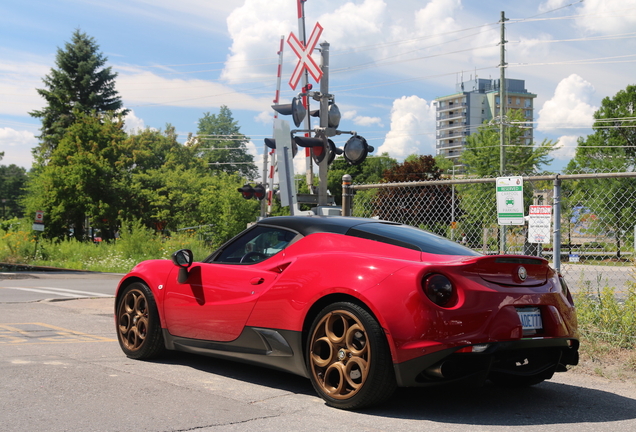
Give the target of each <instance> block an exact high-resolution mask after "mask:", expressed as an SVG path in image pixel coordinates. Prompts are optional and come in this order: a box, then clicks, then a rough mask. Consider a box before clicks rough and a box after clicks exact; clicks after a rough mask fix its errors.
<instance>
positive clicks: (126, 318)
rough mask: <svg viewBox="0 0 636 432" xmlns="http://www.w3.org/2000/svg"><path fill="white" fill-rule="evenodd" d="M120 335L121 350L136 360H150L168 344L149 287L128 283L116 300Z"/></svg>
mask: <svg viewBox="0 0 636 432" xmlns="http://www.w3.org/2000/svg"><path fill="white" fill-rule="evenodd" d="M116 311H117V315H116V317H117V338H118V339H119V346H120V347H121V349H122V351H124V353H125V354H126V355H127V356H128V357H130V358H134V359H149V358H153V357H156V356H158V355H159V354H161V353H162V352H163V351H164V349H165V347H164V342H163V335H162V333H161V323H160V322H159V313H158V312H157V304H156V303H155V298H154V296H153V295H152V291H150V288H148V286H147V285H146V284H144V283H141V282H135V283H133V284H130V285H129V286H127V287H126V288H125V289H124V291H123V292H122V294H121V296H120V297H119V299H118V301H117V308H116Z"/></svg>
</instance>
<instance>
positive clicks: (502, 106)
mask: <svg viewBox="0 0 636 432" xmlns="http://www.w3.org/2000/svg"><path fill="white" fill-rule="evenodd" d="M506 21H507V20H506V13H505V12H504V11H502V12H501V21H500V23H501V42H500V43H499V53H500V54H499V57H500V58H499V74H500V78H499V146H500V149H499V175H500V176H503V175H504V171H505V163H506V150H505V136H506V135H505V128H506V125H505V116H506V64H507V63H506V27H505V22H506Z"/></svg>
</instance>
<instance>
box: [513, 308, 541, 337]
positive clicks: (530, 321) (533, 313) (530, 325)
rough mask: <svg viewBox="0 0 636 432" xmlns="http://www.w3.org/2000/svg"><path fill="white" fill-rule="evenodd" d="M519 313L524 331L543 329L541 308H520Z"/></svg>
mask: <svg viewBox="0 0 636 432" xmlns="http://www.w3.org/2000/svg"><path fill="white" fill-rule="evenodd" d="M517 313H518V314H519V319H520V320H521V325H522V326H523V330H524V331H526V330H530V331H531V330H541V329H542V328H543V323H542V321H541V311H540V310H539V308H518V309H517Z"/></svg>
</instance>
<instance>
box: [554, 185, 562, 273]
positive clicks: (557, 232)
mask: <svg viewBox="0 0 636 432" xmlns="http://www.w3.org/2000/svg"><path fill="white" fill-rule="evenodd" d="M552 206H553V207H554V235H553V237H552V261H553V265H554V269H555V270H556V271H558V272H560V271H561V179H560V178H559V175H558V174H557V175H555V177H554V198H553V202H552Z"/></svg>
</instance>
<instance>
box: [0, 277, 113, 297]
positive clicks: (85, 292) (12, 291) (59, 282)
mask: <svg viewBox="0 0 636 432" xmlns="http://www.w3.org/2000/svg"><path fill="white" fill-rule="evenodd" d="M123 276H124V275H123V274H118V273H94V272H73V271H69V272H29V273H22V272H19V273H16V272H3V273H0V302H1V303H21V302H30V301H42V300H48V301H56V300H69V299H78V298H92V297H104V298H108V297H113V296H114V295H115V289H116V288H117V283H118V282H119V281H120V280H121V278H122V277H123Z"/></svg>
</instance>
